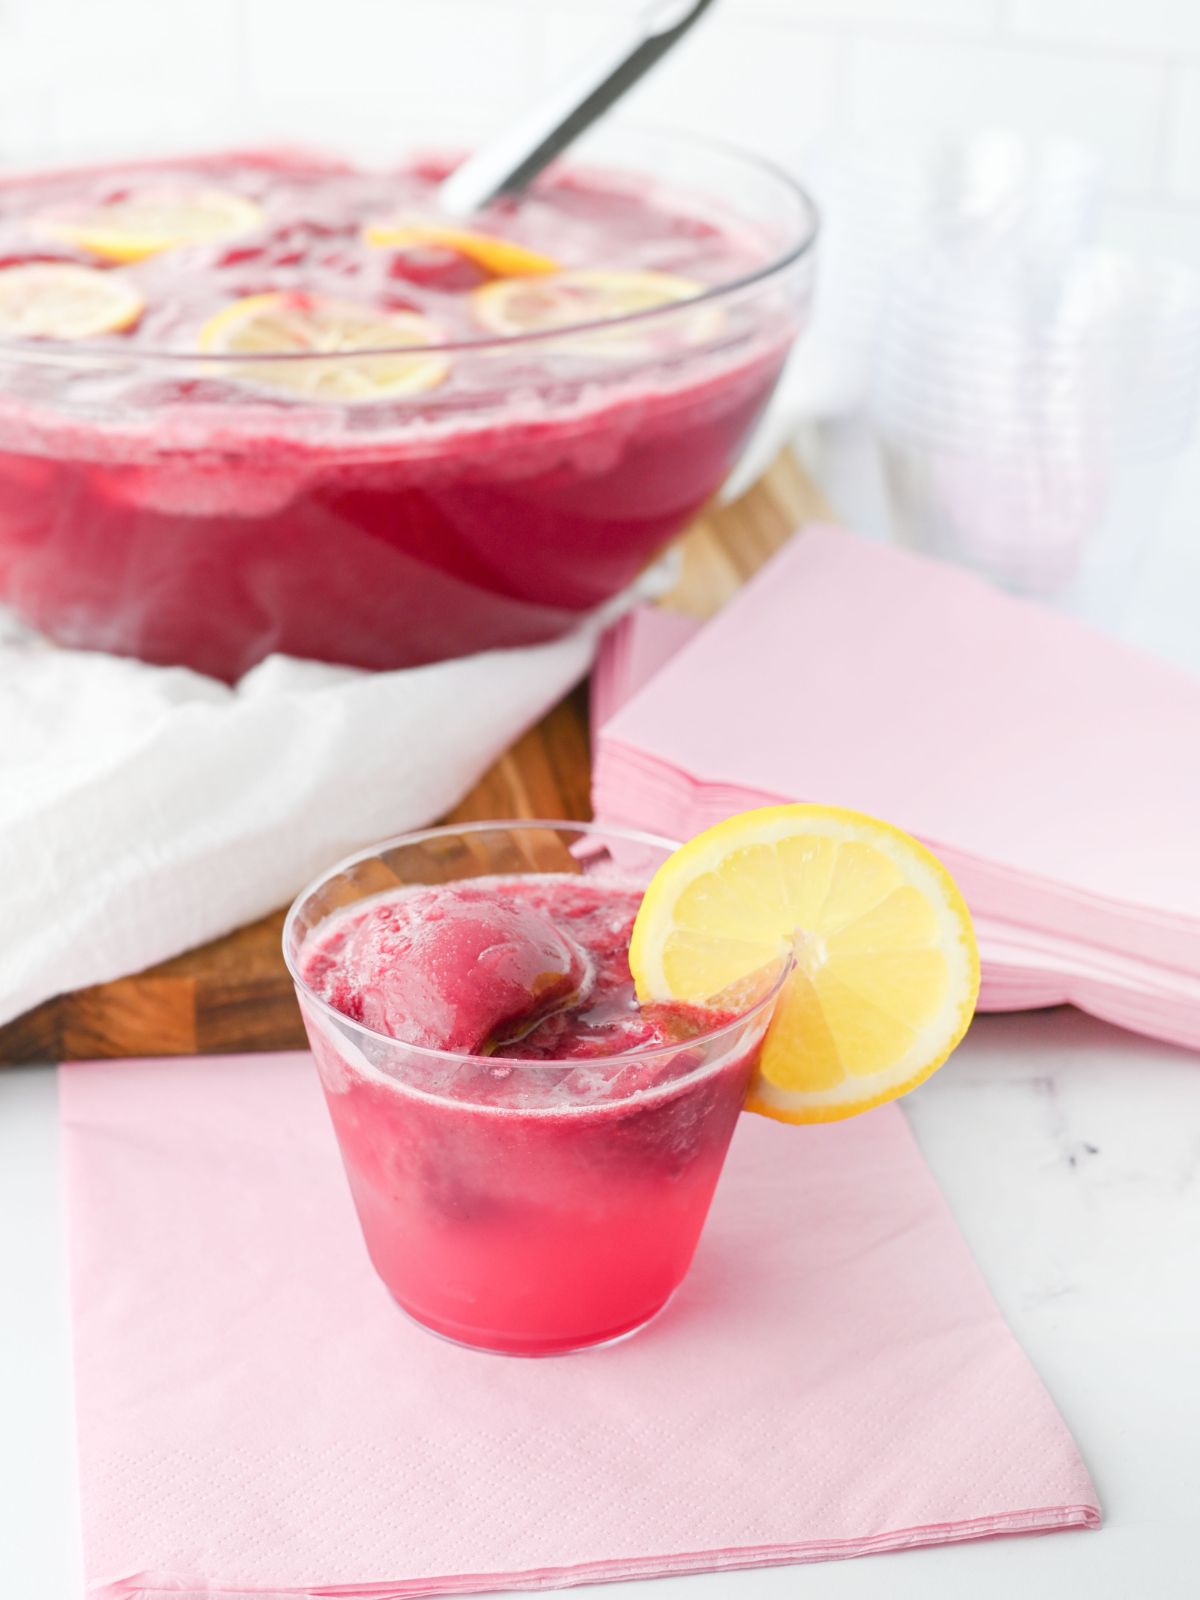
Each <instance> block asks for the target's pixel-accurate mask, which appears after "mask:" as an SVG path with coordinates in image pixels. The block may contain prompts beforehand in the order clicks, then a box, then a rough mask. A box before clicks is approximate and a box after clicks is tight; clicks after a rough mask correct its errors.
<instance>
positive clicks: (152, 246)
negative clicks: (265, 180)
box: [38, 189, 263, 261]
mask: <svg viewBox="0 0 1200 1600" xmlns="http://www.w3.org/2000/svg"><path fill="white" fill-rule="evenodd" d="M262 220H263V214H262V209H261V207H260V206H258V205H256V204H255V203H254V201H253V200H248V199H247V198H246V196H245V195H241V194H230V193H228V192H227V191H226V190H223V189H200V190H195V191H189V192H185V193H154V192H147V193H146V194H140V195H137V194H135V195H129V196H128V197H127V198H126V199H124V200H114V201H113V202H112V203H111V204H109V205H103V206H94V207H93V208H92V209H91V210H89V211H84V212H80V213H78V214H77V215H75V216H69V217H61V218H60V217H45V218H43V219H42V220H41V221H40V222H39V223H38V231H39V232H40V233H42V234H44V235H46V236H48V237H49V238H52V239H59V240H61V241H62V242H63V243H65V244H71V245H74V246H75V247H76V248H77V249H80V250H87V251H90V253H91V254H92V255H95V256H102V257H103V258H104V260H105V261H142V260H144V259H145V258H146V257H147V256H154V255H158V254H159V252H160V251H163V250H174V249H176V248H177V247H178V246H180V245H185V244H209V243H211V242H212V241H213V240H216V239H233V238H236V237H237V236H238V235H239V234H243V233H252V232H253V231H254V229H255V228H258V227H261V226H262Z"/></svg>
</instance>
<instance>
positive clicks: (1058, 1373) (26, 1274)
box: [0, 1011, 1200, 1600]
mask: <svg viewBox="0 0 1200 1600" xmlns="http://www.w3.org/2000/svg"><path fill="white" fill-rule="evenodd" d="M907 1104H908V1107H909V1111H910V1114H911V1119H912V1123H913V1126H914V1128H915V1130H916V1132H917V1136H918V1138H919V1140H920V1143H921V1146H922V1148H923V1150H924V1152H925V1154H926V1157H927V1158H928V1161H929V1163H930V1166H931V1167H932V1169H933V1171H934V1173H935V1175H936V1176H937V1178H938V1181H939V1182H940V1183H941V1185H942V1188H943V1190H944V1192H945V1194H946V1196H947V1198H948V1200H949V1202H950V1205H951V1208H952V1209H953V1211H954V1214H955V1216H956V1217H957V1218H958V1221H959V1225H960V1226H961V1228H962V1230H963V1233H964V1234H965V1235H966V1237H967V1240H968V1241H969V1243H970V1245H971V1246H972V1248H973V1250H974V1252H975V1254H976V1257H977V1259H978V1261H979V1264H980V1266H981V1267H982V1269H983V1272H984V1274H985V1276H986V1277H987V1279H988V1281H989V1283H990V1284H991V1286H992V1289H993V1291H994V1293H995V1295H996V1298H997V1300H998V1301H999V1303H1000V1306H1001V1308H1002V1310H1003V1311H1004V1314H1005V1315H1006V1317H1007V1318H1008V1320H1009V1323H1010V1324H1011V1326H1012V1328H1013V1330H1014V1332H1015V1333H1016V1335H1017V1337H1018V1339H1019V1340H1020V1341H1021V1343H1022V1345H1023V1346H1024V1348H1025V1349H1026V1351H1027V1352H1028V1354H1029V1355H1030V1357H1031V1358H1032V1360H1033V1362H1034V1364H1035V1365H1036V1367H1037V1368H1038V1370H1039V1372H1040V1373H1041V1375H1042V1377H1043V1378H1044V1380H1045V1382H1046V1384H1047V1385H1048V1387H1049V1389H1050V1391H1051V1393H1052V1394H1053V1395H1054V1396H1055V1398H1056V1399H1057V1401H1058V1404H1059V1406H1060V1408H1061V1409H1062V1412H1063V1414H1064V1415H1065V1417H1066V1419H1067V1422H1068V1424H1069V1425H1070V1427H1071V1429H1072V1430H1073V1432H1074V1434H1075V1437H1076V1439H1077V1440H1078V1442H1079V1446H1080V1448H1081V1450H1082V1452H1083V1454H1084V1457H1085V1459H1086V1460H1087V1462H1088V1465H1089V1467H1090V1468H1091V1471H1092V1475H1093V1477H1094V1478H1095V1481H1096V1484H1097V1486H1098V1488H1099V1490H1100V1496H1101V1500H1102V1502H1103V1504H1104V1507H1105V1513H1106V1523H1105V1526H1104V1528H1103V1529H1102V1530H1101V1531H1100V1532H1098V1533H1066V1534H1055V1535H1051V1536H1048V1537H1031V1538H1013V1539H1001V1540H993V1541H989V1542H984V1543H976V1544H966V1545H958V1546H953V1547H947V1548H945V1549H940V1550H926V1551H913V1552H908V1553H905V1554H902V1555H890V1556H872V1557H868V1558H864V1559H862V1560H857V1561H845V1562H834V1563H827V1564H823V1565H818V1566H811V1567H783V1568H776V1569H773V1570H770V1571H763V1572H755V1573H732V1574H723V1575H713V1576H709V1577H692V1578H677V1579H672V1580H670V1581H669V1582H670V1586H669V1588H665V1589H664V1588H659V1589H658V1590H657V1594H658V1595H660V1596H663V1595H669V1596H671V1597H672V1600H734V1597H736V1600H773V1597H782V1596H784V1595H788V1596H789V1597H793V1600H794V1597H796V1596H799V1597H800V1600H805V1597H809V1596H811V1597H813V1600H827V1597H828V1600H846V1597H849V1600H857V1597H865V1596H869V1597H877V1600H878V1597H886V1600H910V1597H911V1600H917V1597H918V1596H919V1597H921V1600H940V1597H946V1600H961V1597H963V1596H968V1595H969V1596H970V1597H971V1600H1011V1597H1012V1596H1014V1595H1017V1594H1019V1595H1021V1597H1022V1600H1049V1597H1051V1596H1053V1597H1054V1600H1059V1597H1061V1596H1063V1595H1084V1594H1086V1595H1088V1596H1089V1597H1090V1600H1176V1597H1178V1600H1185V1597H1186V1600H1191V1597H1193V1596H1195V1595H1196V1594H1197V1593H1200V1578H1197V1575H1196V1570H1195V1568H1196V1557H1195V1552H1194V1549H1193V1533H1192V1530H1193V1528H1194V1527H1195V1522H1196V1507H1197V1505H1198V1504H1200V1450H1198V1449H1197V1441H1198V1440H1200V1272H1198V1270H1197V1268H1198V1264H1200V1057H1195V1056H1191V1055H1188V1054H1185V1053H1184V1052H1182V1051H1178V1050H1173V1049H1170V1048H1168V1047H1166V1046H1158V1045H1154V1044H1151V1043H1148V1042H1146V1041H1144V1040H1140V1039H1137V1038H1135V1037H1134V1036H1133V1035H1131V1034H1125V1033H1120V1032H1118V1031H1117V1030H1115V1029H1112V1028H1108V1027H1105V1026H1103V1025H1102V1024H1100V1023H1095V1022H1092V1021H1091V1020H1090V1019H1088V1018H1086V1017H1082V1016H1080V1015H1078V1014H1076V1013H1073V1012H1068V1011H1062V1012H1044V1013H1038V1014H1033V1015H1029V1016H1022V1017H985V1018H982V1019H980V1020H979V1021H978V1022H977V1023H976V1025H975V1027H974V1028H973V1030H972V1032H971V1034H970V1035H969V1037H968V1039H967V1041H966V1043H965V1044H964V1045H963V1047H962V1049H961V1050H960V1052H959V1053H958V1055H957V1056H956V1057H955V1059H954V1061H953V1062H952V1063H951V1065H949V1066H948V1067H947V1068H946V1069H945V1070H944V1071H943V1072H941V1073H940V1074H938V1075H937V1076H936V1077H935V1078H934V1079H932V1080H931V1081H930V1082H929V1083H928V1084H926V1085H925V1086H924V1087H923V1088H922V1089H920V1090H918V1091H917V1092H916V1094H914V1095H912V1096H911V1097H910V1098H909V1100H908V1102H907ZM63 1263H64V1239H63V1227H62V1213H61V1206H60V1200H59V1174H58V1155H57V1143H56V1122H55V1108H54V1076H53V1073H52V1071H51V1070H50V1069H48V1068H42V1067H30V1068H27V1069H9V1070H5V1071H3V1072H0V1285H2V1289H0V1306H2V1311H0V1594H3V1595H4V1596H6V1597H10V1596H11V1597H12V1600H79V1596H80V1594H81V1592H82V1585H81V1579H80V1560H79V1542H78V1507H77V1499H76V1489H75V1474H74V1456H73V1440H72V1420H71V1387H70V1366H69V1347H68V1325H67V1318H66V1298H65V1280H64V1264H63ZM605 1593H606V1594H607V1595H609V1596H611V1600H649V1597H650V1586H649V1585H648V1584H645V1583H638V1584H635V1583H628V1584H616V1585H610V1586H608V1587H607V1589H606V1591H605Z"/></svg>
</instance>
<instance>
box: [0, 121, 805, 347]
mask: <svg viewBox="0 0 1200 1600" xmlns="http://www.w3.org/2000/svg"><path fill="white" fill-rule="evenodd" d="M614 128H615V130H616V131H618V132H620V133H623V134H627V135H634V136H642V137H650V138H653V139H664V138H665V139H667V140H669V141H671V142H673V143H676V144H680V145H684V146H691V147H692V148H693V149H695V150H699V151H700V152H704V151H709V152H712V153H713V154H715V155H717V156H719V157H721V158H723V159H726V160H733V161H736V162H740V163H742V164H743V165H744V166H745V167H749V168H756V169H757V170H758V171H759V172H760V173H761V174H763V175H765V176H766V177H767V178H768V180H769V181H770V182H772V183H774V184H776V185H777V186H778V187H779V188H780V189H781V191H783V192H785V193H786V194H787V196H788V201H789V204H790V206H791V207H792V211H793V226H792V228H791V229H790V232H789V238H788V241H787V243H786V244H785V245H784V246H783V247H782V248H781V249H779V250H777V251H776V252H775V253H774V254H773V255H772V256H770V257H769V258H768V259H767V260H765V261H764V262H761V263H759V264H758V265H757V266H755V267H753V268H752V269H751V270H749V271H747V272H743V273H740V274H739V275H738V276H737V277H736V278H730V279H728V280H727V281H725V282H723V283H717V284H712V285H710V286H709V287H707V288H705V289H703V290H702V291H701V292H700V293H699V294H696V295H691V296H689V297H688V298H687V299H686V300H674V301H671V302H670V303H669V304H666V305H662V306H651V307H649V308H647V309H646V310H644V311H630V312H626V313H625V314H624V315H622V316H619V317H599V318H591V319H590V320H587V321H582V322H571V323H564V324H562V325H560V326H557V327H554V328H545V329H538V330H536V331H534V332H530V333H519V334H491V335H485V336H483V337H482V338H478V339H461V338H459V339H449V340H441V341H438V342H436V343H431V344H398V345H373V346H369V347H367V348H365V349H362V350H355V351H353V352H346V351H321V352H317V353H313V354H310V353H308V352H306V351H300V352H297V351H274V352H269V353H263V354H261V355H259V354H255V355H254V356H253V357H250V356H247V355H246V354H244V353H242V354H237V353H233V352H215V351H201V350H196V351H188V350H167V349H163V348H160V347H156V346H153V345H148V346H140V345H128V346H122V345H119V344H114V343H105V342H104V341H103V340H101V339H77V340H50V339H33V338H20V337H13V336H9V337H3V336H0V356H4V357H13V356H17V357H20V358H21V359H22V360H24V361H29V362H33V363H37V364H41V365H77V364H81V363H82V362H87V361H89V360H90V361H107V362H111V361H113V360H120V361H122V362H132V363H142V362H145V363H147V364H148V365H156V364H159V363H163V364H170V363H181V362H182V363H186V364H187V366H188V367H189V369H190V370H192V371H193V372H196V373H197V374H200V373H203V372H206V371H211V372H214V373H216V372H221V371H225V370H228V369H229V368H231V367H237V366H241V367H245V366H246V365H247V364H249V363H251V362H252V363H253V365H254V366H256V367H260V366H278V367H286V366H289V365H294V364H296V363H304V364H306V365H310V366H311V365H317V364H319V363H329V362H339V361H345V360H346V358H347V355H348V354H350V355H353V357H354V358H356V359H357V358H360V357H371V358H374V357H377V356H379V357H389V356H408V355H451V354H454V353H455V352H461V351H469V352H481V351H489V350H491V351H501V350H503V351H508V350H513V349H525V348H529V347H533V348H535V349H536V348H537V347H538V346H539V345H542V344H544V343H546V342H551V343H553V342H555V341H558V340H562V339H564V338H567V337H573V336H575V335H577V334H587V333H591V332H594V331H597V330H601V329H603V330H611V329H614V328H624V327H642V326H646V325H654V324H657V323H659V322H661V321H664V320H666V319H668V318H671V317H681V316H687V315H690V314H692V313H694V311H695V309H696V308H697V307H698V306H705V305H712V304H714V303H716V302H719V301H721V300H723V299H725V298H727V297H729V296H732V295H735V294H737V293H739V292H741V291H742V290H746V289H750V288H753V287H754V285H756V284H759V283H763V282H766V281H768V280H769V279H771V278H773V277H776V276H777V275H779V274H780V273H782V272H784V271H786V270H787V269H788V268H789V267H791V266H793V265H794V264H795V263H796V262H798V261H800V260H802V259H803V258H804V257H805V256H808V255H811V254H812V252H813V250H814V249H815V247H816V244H817V240H818V237H819V235H820V232H821V213H820V210H819V208H818V206H817V204H816V202H815V201H814V200H813V198H812V196H811V195H810V194H809V192H808V191H807V189H805V188H804V187H803V185H802V184H800V183H798V182H797V181H796V179H795V178H793V177H792V175H791V173H790V172H788V171H787V170H786V169H785V168H784V167H783V166H782V165H781V164H780V163H778V162H776V161H773V160H771V159H770V158H769V157H767V156H764V155H761V154H760V153H759V152H757V151H754V150H747V149H744V148H743V147H742V146H740V145H738V144H736V143H734V142H732V141H730V140H726V139H722V138H718V137H713V136H711V135H708V134H700V133H693V132H690V131H688V130H686V129H678V128H671V127H667V126H663V125H659V124H653V123H638V122H628V123H627V122H623V121H620V120H618V121H617V122H616V123H615V124H614ZM266 149H267V147H266V146H264V147H263V151H260V152H257V153H259V154H261V153H263V152H265V151H266ZM255 153H256V152H255V151H252V150H249V151H239V150H237V149H233V150H231V151H230V154H231V155H235V156H236V155H238V154H242V155H244V156H247V157H249V156H253V155H254V154H255ZM189 159H190V160H193V161H195V160H199V159H202V155H201V153H197V152H193V154H192V155H191V156H190V157H189V156H187V155H178V156H175V155H170V156H164V157H163V158H162V162H161V163H156V164H161V165H164V166H166V165H168V164H170V163H172V162H175V163H178V164H179V165H181V166H182V165H186V164H187V162H188V160H189ZM563 160H564V161H569V160H570V155H569V154H568V155H567V156H566V157H564V158H563ZM582 164H583V165H584V166H585V167H586V165H587V164H588V163H587V161H586V160H585V161H584V162H583V163H582ZM591 164H592V165H593V166H594V167H596V168H600V169H602V168H604V167H605V166H607V165H610V164H611V162H610V161H609V159H608V158H606V157H603V156H600V157H598V158H597V159H596V160H595V161H594V162H592V163H591ZM104 165H105V167H106V168H107V167H109V166H112V167H123V166H126V165H127V166H129V167H133V166H135V165H137V162H136V161H135V159H134V158H130V159H129V160H128V162H126V163H121V162H119V161H117V160H113V161H112V162H106V163H105V164H104ZM44 170H48V171H49V175H52V169H44ZM63 170H73V169H63ZM38 175H39V172H37V171H30V172H22V174H21V177H22V179H24V178H27V177H36V176H38ZM111 270H115V271H120V270H121V268H120V266H117V267H115V268H113V269H111ZM285 292H286V291H285ZM347 298H349V299H352V298H353V292H352V291H349V292H348V295H347Z"/></svg>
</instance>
